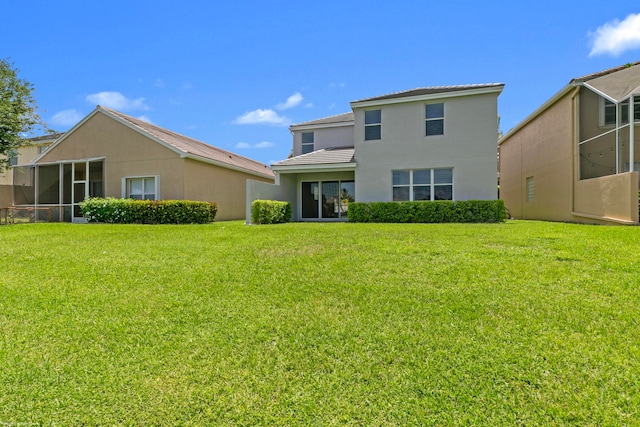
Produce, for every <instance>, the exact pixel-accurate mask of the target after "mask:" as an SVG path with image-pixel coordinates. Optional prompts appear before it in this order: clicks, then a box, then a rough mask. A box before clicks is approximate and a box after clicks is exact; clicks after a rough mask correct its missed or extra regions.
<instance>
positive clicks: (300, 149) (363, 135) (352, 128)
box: [247, 83, 504, 221]
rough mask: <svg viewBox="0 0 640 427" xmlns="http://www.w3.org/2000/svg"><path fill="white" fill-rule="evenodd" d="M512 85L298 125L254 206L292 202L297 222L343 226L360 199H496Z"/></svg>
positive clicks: (430, 96)
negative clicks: (502, 123)
mask: <svg viewBox="0 0 640 427" xmlns="http://www.w3.org/2000/svg"><path fill="white" fill-rule="evenodd" d="M503 88H504V84H502V83H493V84H475V85H460V86H438V87H426V88H419V89H411V90H406V91H402V92H396V93H391V94H387V95H382V96H377V97H373V98H365V99H361V100H357V101H353V102H351V110H352V111H351V112H348V113H344V114H339V115H336V116H331V117H326V118H323V119H319V120H313V121H310V122H305V123H299V124H296V125H292V126H291V127H290V130H291V132H292V134H293V156H292V157H291V158H289V159H286V160H282V161H280V162H276V163H274V164H272V169H273V171H274V172H275V174H276V184H275V185H264V184H262V183H257V182H255V181H249V182H248V183H247V220H249V219H250V204H251V202H252V201H253V200H256V199H275V200H284V201H289V202H290V203H291V204H292V207H293V217H292V219H293V220H294V221H309V220H311V221H317V220H344V219H346V218H347V216H348V204H349V202H352V201H361V202H374V201H419V200H471V199H476V200H495V199H496V198H497V140H498V136H497V135H498V125H497V117H498V113H497V98H498V95H499V94H500V93H501V92H502V90H503Z"/></svg>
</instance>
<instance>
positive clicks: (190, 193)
mask: <svg viewBox="0 0 640 427" xmlns="http://www.w3.org/2000/svg"><path fill="white" fill-rule="evenodd" d="M184 162H185V163H184V191H183V194H184V197H183V198H184V199H188V200H203V201H210V202H216V203H217V204H218V213H217V214H216V220H219V221H227V220H235V219H244V218H245V216H246V189H247V180H248V179H252V180H259V181H263V182H268V183H273V180H270V179H268V178H260V177H257V176H255V175H251V174H248V173H245V172H240V171H235V170H231V169H227V168H223V167H220V166H215V165H210V164H207V163H203V162H199V161H196V160H192V159H185V160H184Z"/></svg>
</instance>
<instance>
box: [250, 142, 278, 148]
mask: <svg viewBox="0 0 640 427" xmlns="http://www.w3.org/2000/svg"><path fill="white" fill-rule="evenodd" d="M274 145H275V144H274V143H273V142H269V141H262V142H258V143H257V144H256V145H254V147H255V148H270V147H273V146H274Z"/></svg>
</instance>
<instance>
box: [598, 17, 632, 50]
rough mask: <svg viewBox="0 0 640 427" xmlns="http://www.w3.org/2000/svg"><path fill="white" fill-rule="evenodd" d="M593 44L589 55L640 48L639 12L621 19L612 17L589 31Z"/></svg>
mask: <svg viewBox="0 0 640 427" xmlns="http://www.w3.org/2000/svg"><path fill="white" fill-rule="evenodd" d="M590 36H591V37H592V38H593V46H592V47H591V52H590V53H589V56H596V55H603V54H610V55H612V56H618V55H620V54H621V53H623V52H625V51H627V50H632V49H638V48H640V13H637V14H633V13H632V14H631V15H629V16H627V17H626V18H625V19H624V20H623V21H620V20H618V19H614V20H613V21H609V22H606V23H605V24H604V25H603V26H601V27H598V29H597V30H596V31H595V32H594V33H591V34H590Z"/></svg>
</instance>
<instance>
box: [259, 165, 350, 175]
mask: <svg viewBox="0 0 640 427" xmlns="http://www.w3.org/2000/svg"><path fill="white" fill-rule="evenodd" d="M271 169H272V170H273V171H274V172H277V173H280V174H282V173H309V172H342V171H353V170H356V163H355V162H352V163H325V164H320V165H291V166H285V165H281V166H277V165H271Z"/></svg>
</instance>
